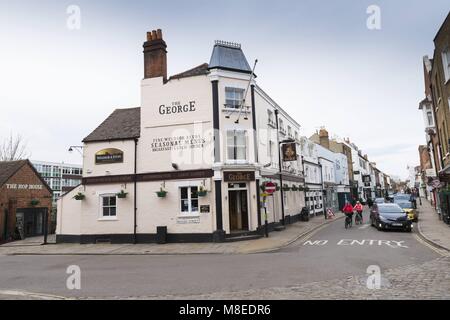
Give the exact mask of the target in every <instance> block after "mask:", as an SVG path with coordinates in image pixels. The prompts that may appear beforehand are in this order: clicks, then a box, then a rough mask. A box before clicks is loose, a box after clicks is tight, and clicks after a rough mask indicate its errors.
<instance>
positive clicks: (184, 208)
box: [181, 200, 189, 212]
mask: <svg viewBox="0 0 450 320" xmlns="http://www.w3.org/2000/svg"><path fill="white" fill-rule="evenodd" d="M181 212H189V201H188V200H181Z"/></svg>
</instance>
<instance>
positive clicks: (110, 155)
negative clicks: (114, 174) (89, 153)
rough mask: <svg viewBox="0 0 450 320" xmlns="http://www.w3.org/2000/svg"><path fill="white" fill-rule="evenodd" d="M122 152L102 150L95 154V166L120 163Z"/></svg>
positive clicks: (111, 149)
mask: <svg viewBox="0 0 450 320" xmlns="http://www.w3.org/2000/svg"><path fill="white" fill-rule="evenodd" d="M122 162H123V151H122V150H119V149H113V148H110V149H103V150H100V151H99V152H97V153H96V154H95V164H107V163H122Z"/></svg>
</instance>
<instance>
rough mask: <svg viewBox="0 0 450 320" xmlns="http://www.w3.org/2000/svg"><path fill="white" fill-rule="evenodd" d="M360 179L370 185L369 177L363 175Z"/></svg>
mask: <svg viewBox="0 0 450 320" xmlns="http://www.w3.org/2000/svg"><path fill="white" fill-rule="evenodd" d="M362 179H363V182H364V183H370V182H371V179H370V175H364V176H363V177H362Z"/></svg>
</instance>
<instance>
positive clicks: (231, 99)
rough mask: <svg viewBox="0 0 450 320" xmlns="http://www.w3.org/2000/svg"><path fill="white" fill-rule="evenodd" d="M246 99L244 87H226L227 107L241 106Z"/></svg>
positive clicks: (236, 107) (235, 107)
mask: <svg viewBox="0 0 450 320" xmlns="http://www.w3.org/2000/svg"><path fill="white" fill-rule="evenodd" d="M243 99H244V89H239V88H225V100H226V107H227V108H234V109H238V108H240V106H241V104H242V100H243Z"/></svg>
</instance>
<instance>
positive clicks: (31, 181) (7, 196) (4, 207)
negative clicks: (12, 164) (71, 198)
mask: <svg viewBox="0 0 450 320" xmlns="http://www.w3.org/2000/svg"><path fill="white" fill-rule="evenodd" d="M7 184H26V185H42V186H43V187H42V189H41V190H16V189H8V188H7V186H6V185H7ZM33 199H36V200H39V204H38V205H36V206H35V208H47V209H48V212H49V223H50V213H51V209H52V193H51V192H50V191H49V190H48V189H47V187H46V186H45V184H44V183H43V182H42V180H41V179H40V178H39V176H38V175H37V173H36V172H35V171H34V170H33V169H32V168H31V167H30V165H28V164H26V165H24V166H23V167H22V168H21V169H20V170H18V171H17V172H16V173H15V174H14V175H13V176H12V177H11V178H10V179H9V180H8V181H7V182H6V183H5V184H4V185H3V186H1V187H0V241H5V240H8V239H4V231H5V220H6V227H7V233H8V234H9V235H14V230H15V222H16V209H18V208H20V209H25V208H33V206H32V205H31V200H33ZM6 212H7V214H8V216H7V217H6Z"/></svg>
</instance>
